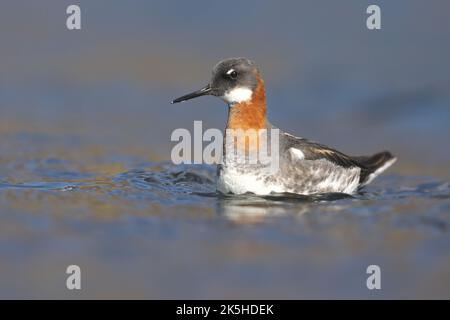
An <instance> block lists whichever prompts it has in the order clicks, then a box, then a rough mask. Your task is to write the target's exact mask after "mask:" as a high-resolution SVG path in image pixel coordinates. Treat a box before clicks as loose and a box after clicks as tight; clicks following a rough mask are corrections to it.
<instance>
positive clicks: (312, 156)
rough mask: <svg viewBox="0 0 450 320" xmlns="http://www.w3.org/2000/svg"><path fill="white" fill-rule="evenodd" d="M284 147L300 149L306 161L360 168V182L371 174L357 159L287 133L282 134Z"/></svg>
mask: <svg viewBox="0 0 450 320" xmlns="http://www.w3.org/2000/svg"><path fill="white" fill-rule="evenodd" d="M282 140H283V147H284V149H285V150H288V149H290V148H296V149H299V150H300V151H301V152H302V153H303V155H304V159H306V160H320V159H325V160H328V161H330V162H331V163H333V164H335V165H338V166H341V167H343V168H352V167H358V168H360V169H361V174H360V181H364V180H365V179H366V177H367V176H368V175H369V174H370V171H369V170H367V168H366V166H365V165H364V164H363V163H362V162H361V161H359V159H358V158H357V157H351V156H348V155H346V154H344V153H342V152H340V151H337V150H335V149H332V148H330V147H327V146H325V145H323V144H319V143H316V142H312V141H309V140H307V139H303V138H299V137H294V136H292V135H290V134H287V133H282Z"/></svg>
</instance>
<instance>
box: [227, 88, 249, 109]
mask: <svg viewBox="0 0 450 320" xmlns="http://www.w3.org/2000/svg"><path fill="white" fill-rule="evenodd" d="M251 98H252V90H250V89H249V88H246V87H237V88H234V89H231V90H229V91H227V92H225V94H224V95H223V96H222V99H223V100H225V102H226V103H228V104H229V105H233V104H236V103H241V102H246V101H250V100H251Z"/></svg>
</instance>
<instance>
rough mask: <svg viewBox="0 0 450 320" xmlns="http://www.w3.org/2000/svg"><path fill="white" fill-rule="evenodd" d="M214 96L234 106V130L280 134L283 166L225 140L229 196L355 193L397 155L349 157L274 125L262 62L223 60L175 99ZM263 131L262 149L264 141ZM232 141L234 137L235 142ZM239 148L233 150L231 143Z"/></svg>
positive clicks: (223, 187)
mask: <svg viewBox="0 0 450 320" xmlns="http://www.w3.org/2000/svg"><path fill="white" fill-rule="evenodd" d="M205 95H212V96H216V97H219V98H221V99H222V100H224V101H225V102H226V103H227V105H228V121H227V127H226V129H227V131H228V130H230V129H231V130H243V131H244V132H246V130H256V131H257V132H264V131H270V132H275V134H276V135H277V138H278V144H277V147H278V150H277V154H278V158H277V161H278V162H277V170H276V171H270V170H264V169H265V168H266V167H267V164H266V165H265V166H264V165H262V164H261V163H243V162H242V161H239V159H236V157H234V158H233V157H229V156H227V151H226V150H228V153H229V152H230V151H229V150H237V149H244V154H245V155H248V152H249V150H250V149H251V148H252V147H251V145H250V143H249V136H245V137H246V140H244V141H242V140H241V142H237V140H236V139H234V138H233V139H227V138H225V139H224V150H223V158H224V159H225V160H223V161H222V163H221V164H219V165H218V170H217V178H218V179H217V190H218V191H219V192H221V193H225V194H230V193H231V194H244V193H254V194H257V195H267V194H271V193H295V194H302V195H310V194H322V193H347V194H352V193H355V192H357V191H358V190H360V189H361V188H362V187H363V186H365V185H367V184H368V183H370V182H371V181H372V180H373V179H374V178H375V177H377V176H378V175H379V174H380V173H382V172H383V171H384V170H386V169H387V168H388V167H389V166H391V165H392V164H393V163H394V162H395V161H396V160H397V159H396V158H395V157H394V156H393V155H392V154H391V153H390V152H388V151H383V152H379V153H376V154H374V155H371V156H348V155H346V154H344V153H342V152H339V151H337V150H335V149H333V148H330V147H327V146H325V145H323V144H320V143H317V142H313V141H310V140H308V139H305V138H301V137H296V136H294V135H291V134H289V133H286V132H284V131H282V130H280V129H278V128H277V127H275V126H273V125H272V124H271V123H270V122H269V121H268V119H267V116H266V110H267V106H266V98H265V88H264V81H263V79H262V76H261V73H260V71H259V70H258V68H257V66H256V64H255V63H254V62H253V61H251V60H249V59H247V58H230V59H225V60H222V61H220V62H219V63H217V64H216V65H215V66H214V68H213V72H212V79H211V81H210V82H209V84H208V85H206V86H205V87H203V88H202V89H200V90H197V91H195V92H192V93H190V94H187V95H184V96H182V97H179V98H177V99H175V100H173V101H172V103H178V102H183V101H186V100H189V99H193V98H196V97H200V96H205ZM262 137H265V138H266V139H269V135H267V134H266V135H265V136H263V135H261V134H258V138H257V139H256V145H257V148H259V147H260V143H262V140H263V139H262ZM231 140H232V141H231ZM230 144H231V145H232V146H231V147H232V148H233V147H234V148H236V149H232V148H231V149H229V148H228V146H229V145H230ZM241 160H242V159H241Z"/></svg>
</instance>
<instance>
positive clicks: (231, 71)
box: [227, 70, 238, 80]
mask: <svg viewBox="0 0 450 320" xmlns="http://www.w3.org/2000/svg"><path fill="white" fill-rule="evenodd" d="M227 75H228V76H229V77H230V78H231V79H233V80H235V79H236V78H237V76H238V74H237V72H236V71H235V70H230V71H228V72H227Z"/></svg>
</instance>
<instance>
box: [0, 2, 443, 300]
mask: <svg viewBox="0 0 450 320" xmlns="http://www.w3.org/2000/svg"><path fill="white" fill-rule="evenodd" d="M70 4H77V5H79V6H80V7H81V19H82V29H81V30H79V31H76V30H75V31H69V30H67V28H66V18H67V16H68V15H67V14H66V8H67V6H68V5H70ZM370 4H378V5H379V6H380V7H381V23H382V29H381V30H377V31H371V30H368V29H367V28H366V19H367V17H368V15H367V14H366V8H367V7H368V6H369V5H370ZM449 12H450V2H448V1H444V0H442V1H439V0H433V1H425V0H397V1H387V0H386V1H378V0H377V1H375V0H374V1H365V0H345V1H331V0H329V1H325V0H314V1H313V0H307V1H282V2H278V1H277V2H275V1H266V0H260V1H245V2H242V1H195V2H194V1H171V0H169V1H144V0H141V1H137V0H130V1H102V0H96V1H60V0H58V1H57V0H53V1H51V0H41V1H24V0H16V1H12V0H11V1H2V2H1V4H0V47H1V54H0V182H1V184H0V218H1V221H0V280H2V281H0V297H3V298H11V297H31V298H35V297H68V298H72V297H121V298H123V297H125V298H127V297H138V298H140V297H146V298H155V297H156V298H171V297H177V298H180V297H181V298H207V297H212V298H224V297H228V298H229V297H237V298H239V297H246V298H250V297H255V298H258V297H265V298H299V297H341V298H342V297H359V296H363V297H370V295H369V293H368V291H367V289H366V288H365V287H364V286H362V287H360V286H359V284H358V283H359V281H360V280H361V283H364V281H365V280H364V279H365V273H364V270H365V267H363V266H366V265H367V263H366V262H369V260H371V258H373V256H371V252H372V253H374V252H377V255H378V259H379V261H382V262H384V263H385V265H386V266H391V267H392V268H391V269H390V270H394V271H392V274H391V276H390V279H392V281H394V282H395V281H397V283H395V285H392V287H391V291H386V292H384V295H382V294H380V295H379V296H383V297H432V296H433V297H442V296H443V295H444V296H445V295H446V296H447V297H449V293H450V289H449V288H448V287H447V286H445V285H443V283H448V281H447V282H445V281H443V280H444V279H445V280H448V277H450V274H449V272H448V270H450V268H448V267H449V266H450V257H449V253H448V249H447V245H448V232H447V228H448V225H449V215H448V213H449V211H450V205H449V202H448V200H445V199H447V197H448V182H446V181H448V180H449V179H450V165H449V162H450V148H449V147H448V146H449V137H450V91H449V88H450V68H449V57H450V20H449V19H448V13H449ZM237 56H244V57H248V58H251V59H253V60H254V61H256V63H257V64H258V66H259V68H260V70H261V72H262V74H263V77H264V79H265V84H266V94H267V100H268V112H269V117H270V120H271V122H272V123H273V124H275V125H276V126H278V127H280V128H283V129H284V130H286V131H288V132H290V133H292V134H295V135H298V136H302V137H306V138H309V139H312V140H316V141H320V142H321V143H324V144H326V145H330V146H332V147H335V148H337V149H339V150H341V151H343V152H345V153H348V154H354V155H358V154H370V153H373V152H376V151H381V150H385V149H386V150H390V151H392V152H393V153H394V154H395V155H397V156H398V159H399V160H398V162H397V163H396V164H395V166H394V167H392V168H391V169H390V170H389V173H390V174H391V176H390V178H389V176H388V177H387V178H386V179H385V180H381V181H380V182H379V184H378V185H377V186H378V188H380V189H376V188H377V186H375V187H374V188H375V189H371V190H372V191H373V192H374V193H375V194H376V192H375V191H376V190H378V191H379V192H380V193H383V192H384V191H386V190H387V189H389V188H392V190H396V189H401V188H403V189H401V190H403V191H404V192H406V193H407V192H412V193H410V194H408V193H407V194H408V195H413V196H414V197H416V196H417V195H418V194H422V193H423V192H425V193H426V192H427V190H429V188H431V187H430V184H429V183H431V186H432V188H434V189H433V190H434V191H436V190H438V191H439V192H444V195H442V194H441V193H439V195H438V196H437V197H438V198H439V197H440V198H439V199H440V200H439V202H436V201H437V200H436V199H437V198H433V200H429V199H426V200H423V201H422V202H420V201H419V200H411V199H409V198H408V199H409V200H408V199H406V200H399V199H403V198H404V196H405V195H404V194H402V195H401V196H398V194H396V196H394V197H393V198H395V199H393V200H392V199H391V198H389V201H387V202H381V203H380V202H376V200H370V201H375V202H370V203H369V204H367V203H365V204H356V205H354V204H353V203H352V202H349V203H347V202H345V203H344V204H328V205H326V204H325V205H312V204H308V205H307V206H306V207H305V206H303V205H302V206H301V208H300V207H299V205H298V204H295V206H288V208H286V206H283V207H282V208H278V205H277V206H276V208H277V210H278V211H277V210H275V209H274V207H273V204H272V203H266V202H264V203H263V204H262V205H261V203H259V202H258V201H257V202H256V203H253V204H252V205H255V207H256V208H260V207H261V206H263V207H264V208H265V209H264V210H263V211H264V212H263V213H262V214H261V216H260V212H259V211H257V216H258V217H259V218H258V219H256V220H257V221H258V222H261V221H265V222H264V223H263V226H260V225H259V224H257V225H258V226H260V227H257V228H255V227H254V226H253V223H254V222H255V221H254V220H251V222H252V223H251V225H252V226H253V227H250V228H249V229H247V228H244V229H243V230H242V229H239V228H238V229H236V226H235V225H234V223H233V226H229V225H228V223H229V222H226V221H228V219H224V220H221V219H219V220H218V221H217V219H218V218H217V216H216V215H217V213H221V212H223V211H226V212H230V213H231V215H232V216H233V214H236V213H245V212H244V211H245V210H249V209H248V208H246V209H245V210H244V209H243V206H241V204H240V203H237V204H236V203H234V202H233V203H231V204H230V203H228V202H226V201H225V202H223V200H220V199H219V200H217V199H214V198H212V197H209V198H204V197H203V198H202V197H200V198H192V197H189V196H186V195H184V193H183V191H182V192H181V193H182V194H183V195H182V196H181V195H180V194H179V193H177V192H178V191H176V192H175V194H176V195H174V193H173V192H174V191H173V190H163V191H164V192H162V191H161V190H160V189H158V188H156V187H155V188H156V189H157V190H158V191H155V190H156V189H155V188H153V187H149V186H148V185H147V184H145V181H147V182H148V181H149V180H148V178H149V177H148V176H147V175H148V174H149V172H157V173H158V174H159V176H158V177H159V178H161V174H162V175H164V174H166V175H167V174H168V173H167V172H169V171H170V170H175V169H173V168H170V169H167V168H166V169H164V168H165V167H162V168H163V169H161V165H160V164H161V163H163V162H161V161H164V160H170V150H171V148H172V146H173V143H171V142H170V134H171V132H172V131H173V130H174V129H176V128H188V129H191V128H193V121H194V120H203V128H204V129H206V128H220V129H222V128H224V126H225V121H226V116H227V110H226V106H225V105H224V104H223V102H222V101H220V100H219V99H214V98H212V97H205V98H200V99H197V100H195V101H193V102H192V103H185V104H182V105H180V104H175V105H171V104H170V101H171V100H172V99H173V98H176V97H178V96H180V95H182V94H185V93H188V92H191V91H192V90H196V89H198V88H200V87H201V86H203V85H204V84H206V83H207V81H208V80H209V78H210V74H211V69H212V67H213V65H214V64H215V63H216V62H217V61H219V60H221V59H223V58H228V57H237ZM155 164H156V165H157V166H158V167H157V168H156V169H155V168H154V167H153V166H154V165H155ZM149 168H150V169H149ZM130 170H131V171H132V172H139V173H136V174H137V175H134V176H132V177H131V178H130V176H129V175H127V172H130ZM133 170H134V171H133ZM139 170H140V171H139ZM164 170H168V171H164ZM186 170H188V169H186ZM202 170H203V169H202ZM205 170H206V173H202V174H200V176H201V177H206V178H205V179H207V180H206V181H207V182H208V183H206V185H207V187H206V191H211V190H210V189H213V184H212V183H210V182H211V181H212V180H213V173H211V172H213V170H212V171H208V170H209V169H205ZM196 174H198V172H196ZM142 175H143V176H142ZM164 177H167V176H164ZM171 177H172V176H171ZM405 177H408V178H405ZM411 177H412V178H411ZM141 178H142V179H141ZM140 179H141V180H140ZM145 179H147V180H145ZM161 179H162V178H161ZM409 179H412V180H409ZM136 180H138V182H136ZM144 180H145V181H144ZM170 182H173V181H172V180H169V183H170ZM196 182H198V181H196ZM433 183H434V184H433ZM195 188H197V186H196V187H195ZM427 188H428V189H427ZM177 190H178V189H177ZM188 190H189V187H188ZM411 190H412V191H411ZM442 190H444V191H442ZM66 191H72V192H66ZM378 191H377V192H378ZM434 191H433V192H434ZM158 192H162V193H158ZM415 192H417V193H415ZM397 196H398V197H397ZM405 197H406V196H405ZM443 199H444V200H443ZM224 206H225V207H226V209H225V210H223V207H224ZM245 206H247V207H248V203H246V204H245ZM354 206H356V208H355V207H354ZM367 206H369V208H371V209H367ZM250 207H251V206H250ZM267 208H268V209H267ZM430 208H433V209H430ZM266 209H267V210H268V212H269V214H273V213H275V214H277V213H278V212H279V211H280V210H281V211H282V213H283V214H284V216H286V215H287V216H288V217H289V218H285V219H276V220H275V221H272V220H270V219H269V221H270V222H267V221H266V220H265V219H264V218H262V216H264V215H265V214H266V213H267V210H266ZM305 210H306V211H308V212H309V211H312V212H322V213H323V212H325V215H322V216H321V217H320V218H318V216H317V215H314V216H313V217H311V216H308V217H309V218H307V220H304V219H305V218H301V219H297V218H298V217H297V216H298V214H299V212H302V214H303V213H304V212H305ZM427 210H431V211H433V210H435V211H433V212H434V213H435V215H436V216H433V219H437V220H433V219H431V218H430V217H428V218H430V219H431V220H427V219H425V220H426V227H425V230H426V231H423V230H422V229H421V226H422V222H423V220H422V218H423V216H422V215H423V214H424V213H426V212H428V211H427ZM250 211H251V210H250ZM291 211H293V212H294V213H292V212H291ZM404 211H405V212H410V213H415V215H412V216H414V219H415V220H414V221H413V222H411V221H410V220H409V218H405V219H406V220H405V221H406V222H405V221H404V220H403V218H404V216H403V215H401V217H402V218H401V219H400V222H399V221H398V220H397V219H398V217H399V216H398V215H397V213H399V212H404ZM327 212H328V213H327ZM330 212H331V213H330ZM380 212H384V213H386V214H387V216H381V217H378V216H377V217H378V218H373V217H370V218H367V219H369V220H365V218H362V217H366V216H365V215H366V214H369V213H373V214H375V213H377V214H378V213H380ZM253 213H254V212H253ZM287 213H288V214H287ZM336 213H339V214H341V215H339V216H335V215H334V214H336ZM327 214H332V217H333V218H332V220H331V222H330V221H329V218H330V216H329V215H327ZM345 214H350V216H349V217H347V218H348V219H347V220H346V219H345V218H342V216H344V217H345ZM293 215H295V216H296V217H297V218H296V220H295V221H297V222H296V223H297V224H294V225H295V226H297V227H298V229H296V230H291V229H293V228H294V227H292V225H289V223H287V221H290V219H292V217H293ZM355 215H356V216H355ZM368 216H370V214H369V215H368ZM368 216H367V217H368ZM325 217H328V218H325ZM286 219H288V220H286ZM311 219H312V220H311ZM315 219H319V220H318V221H316V220H315ZM322 219H323V220H322ZM333 219H337V220H333ZM341 219H343V220H341ZM371 219H375V220H374V221H376V222H374V221H373V220H371ZM378 219H379V220H378ZM386 219H387V222H386ZM244 221H245V222H247V220H246V218H245V219H244ZM430 221H431V222H430ZM266 223H268V224H266ZM430 225H433V226H435V228H437V229H434V228H431V230H429V229H428V228H429V226H430ZM349 226H350V227H349ZM399 226H400V227H399ZM405 226H408V227H406V228H405V229H403V228H404V227H405ZM328 227H329V228H330V230H335V231H336V232H335V233H331V234H330V233H328V232H327V231H326V230H328ZM398 228H400V230H399V229H398ZM436 234H437V235H438V237H437V238H436ZM230 236H233V237H231V238H230ZM382 238H384V239H383V240H381V239H382ZM422 240H423V241H422ZM379 241H380V242H379ZM383 241H384V242H383ZM446 241H447V242H446ZM384 250H385V251H384ZM399 252H405V255H399ZM428 255H431V256H428ZM424 257H425V258H426V257H428V258H429V259H430V261H431V260H433V261H434V263H433V264H430V265H426V266H423V265H421V263H424V260H425V261H428V260H427V259H424ZM397 259H398V260H397ZM440 259H441V260H440ZM375 260H376V259H375ZM71 261H75V262H77V261H80V262H79V264H82V265H83V263H84V265H86V266H87V267H86V268H87V269H88V270H91V272H90V273H89V272H86V274H88V275H89V274H90V277H91V280H92V281H94V280H93V279H94V278H95V279H97V281H101V285H100V284H98V283H97V284H96V285H94V284H91V287H90V290H85V291H83V292H82V293H77V294H74V293H71V292H68V291H67V290H65V288H64V283H65V282H64V281H65V280H64V279H65V274H64V270H65V267H64V266H65V265H67V264H68V263H70V262H71ZM275 261H276V262H275ZM300 265H301V266H303V267H304V271H305V272H310V273H306V274H305V273H303V274H301V275H299V274H297V272H298V270H299V268H300V267H299V266H300ZM411 265H414V266H416V267H411ZM200 266H202V267H200ZM408 266H409V267H410V269H408ZM61 270H62V271H61ZM82 270H83V267H82ZM360 270H363V272H362V274H359V273H358V272H360ZM405 270H406V271H405ZM407 270H409V271H407ZM314 272H316V273H314ZM352 272H353V273H352ZM427 273H428V274H429V275H430V277H431V278H427V280H423V282H421V283H419V284H417V286H416V287H415V286H414V285H413V284H411V283H410V282H409V280H408V278H407V277H414V278H415V279H416V278H419V277H420V276H421V275H423V274H427ZM93 274H95V275H96V276H95V277H94V276H93ZM119 274H122V276H118V275H119ZM219 274H220V275H221V276H220V277H218V275H219ZM311 274H313V276H311ZM351 274H359V276H358V277H357V278H354V277H352V276H351ZM399 274H403V275H404V277H405V278H403V279H397V275H399ZM55 275H57V276H55ZM55 277H56V278H55ZM87 277H89V276H87ZM111 279H119V280H117V281H118V282H116V283H115V284H111ZM143 279H146V280H145V281H144V280H143ZM320 279H321V280H320ZM324 279H328V280H324ZM393 279H397V280H393ZM43 280H45V281H43ZM86 281H88V280H86ZM91 283H92V282H91ZM265 284H266V285H265ZM329 285H330V286H332V288H328V286H329ZM411 287H412V288H411ZM118 288H120V290H119V289H118Z"/></svg>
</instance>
